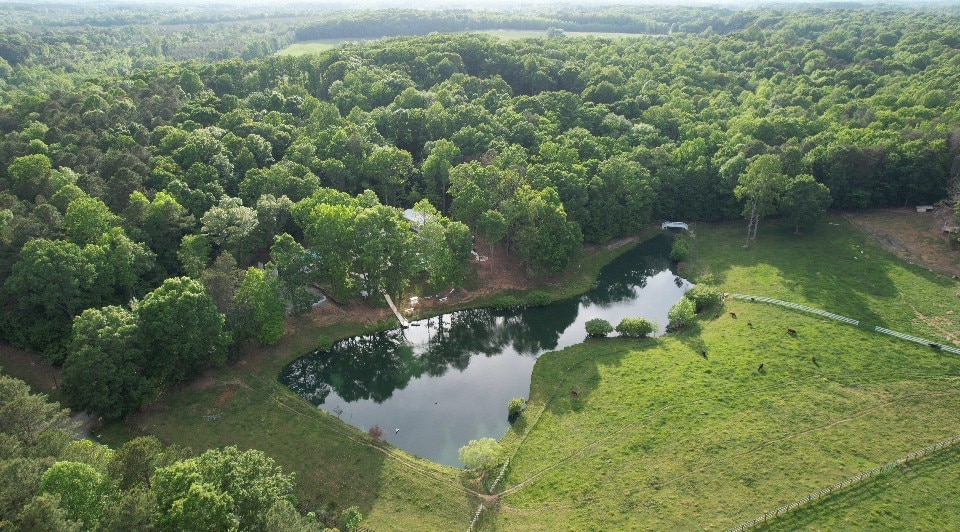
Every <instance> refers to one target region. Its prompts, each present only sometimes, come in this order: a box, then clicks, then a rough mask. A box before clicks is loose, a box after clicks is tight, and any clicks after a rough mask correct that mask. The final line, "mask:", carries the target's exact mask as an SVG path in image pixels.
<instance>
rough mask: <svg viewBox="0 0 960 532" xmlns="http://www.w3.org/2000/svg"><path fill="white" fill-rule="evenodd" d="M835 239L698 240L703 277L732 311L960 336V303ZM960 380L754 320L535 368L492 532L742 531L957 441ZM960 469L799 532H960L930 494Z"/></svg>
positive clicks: (887, 485) (934, 469) (952, 364)
mask: <svg viewBox="0 0 960 532" xmlns="http://www.w3.org/2000/svg"><path fill="white" fill-rule="evenodd" d="M830 222H831V223H836V224H839V225H828V224H824V225H823V226H822V227H820V228H819V230H818V231H817V232H815V233H812V234H811V235H809V236H802V237H797V236H793V235H791V234H790V230H789V229H788V228H786V227H781V226H779V225H778V224H776V223H768V224H767V225H766V230H764V225H763V224H761V228H760V238H761V240H759V241H757V242H755V243H753V244H752V245H751V248H750V249H748V250H744V249H743V248H742V245H743V242H742V241H741V234H742V233H744V232H745V230H744V228H743V227H741V225H740V224H720V225H701V226H699V227H697V228H696V229H697V232H698V243H697V248H698V255H699V256H698V258H697V259H696V260H695V261H694V264H692V265H691V267H692V268H693V269H694V270H697V271H699V272H701V275H702V274H706V273H709V274H710V275H711V276H712V277H713V279H714V280H715V281H716V282H718V283H719V284H720V286H721V287H722V288H723V289H724V290H725V291H730V292H734V291H736V292H743V293H756V294H759V295H771V296H773V297H777V298H780V299H785V300H793V301H798V302H802V303H806V304H808V305H811V306H815V307H819V308H823V309H826V310H831V311H834V312H838V313H840V314H846V315H848V316H851V317H854V318H860V319H864V320H865V321H867V322H868V323H871V324H872V323H878V324H884V325H886V326H888V327H890V328H893V329H898V330H905V331H911V332H914V333H918V334H922V335H924V336H926V337H929V338H932V339H937V340H943V339H944V338H945V337H946V336H947V335H948V334H949V333H952V332H953V331H956V330H957V326H956V321H955V319H956V318H955V314H954V312H955V311H956V310H958V309H960V283H957V282H956V281H952V280H949V279H947V278H945V277H942V276H936V275H933V274H930V273H929V272H927V271H925V270H922V269H920V268H916V267H911V266H909V265H906V264H904V263H902V262H900V261H898V260H897V259H895V258H894V257H892V256H891V255H889V254H887V253H886V252H884V251H882V250H880V249H878V248H876V247H874V246H873V245H872V244H870V243H869V242H868V241H867V240H866V238H865V237H864V236H863V235H862V234H861V233H859V232H858V231H856V230H855V229H854V228H852V227H851V226H850V225H849V224H848V223H846V222H845V221H844V220H843V219H842V218H836V219H831V220H830ZM764 231H766V232H764ZM729 311H733V312H735V313H736V314H737V317H736V318H733V317H732V316H730V315H729V314H728V312H729ZM788 327H790V328H794V329H796V330H797V331H798V334H797V335H796V336H791V335H788V334H787V331H786V329H787V328H788ZM941 330H943V331H944V332H946V333H947V334H944V332H941ZM701 350H704V351H705V352H706V355H705V356H704V355H702V354H701ZM813 357H816V361H815V362H814V360H813ZM761 363H763V364H764V370H763V372H760V371H758V367H759V365H760V364H761ZM958 372H960V357H956V356H953V355H947V354H943V353H940V352H936V351H933V350H931V349H929V348H927V347H925V346H919V345H916V344H910V343H907V342H903V341H899V340H895V339H892V338H889V337H885V336H883V335H880V334H877V333H875V332H872V331H870V330H868V329H866V328H863V327H859V328H858V327H854V326H850V325H844V324H840V323H837V322H834V321H832V320H827V319H822V318H818V317H813V316H809V315H805V314H802V313H799V312H796V311H792V310H788V309H784V308H780V307H774V306H770V305H765V304H760V303H750V302H746V301H732V302H729V303H728V305H727V307H726V308H725V309H724V311H723V312H722V313H716V312H714V313H710V314H708V315H707V316H706V319H704V320H702V321H701V322H700V323H699V326H698V327H696V328H694V329H692V330H689V331H685V332H683V333H681V334H675V335H668V336H667V337H664V338H663V339H661V340H657V341H652V340H648V341H643V342H636V341H626V340H619V339H607V340H599V341H596V340H593V341H588V342H586V343H584V344H581V345H579V346H575V347H572V348H569V349H567V350H564V351H561V352H558V353H555V354H548V355H545V356H544V357H542V358H541V359H540V360H539V361H538V362H537V366H536V368H535V370H534V376H533V383H532V386H531V398H530V399H531V402H530V407H529V408H528V411H527V413H525V414H524V416H523V417H522V418H521V420H520V421H519V422H518V423H517V424H516V425H515V429H514V430H512V431H511V432H510V433H508V435H507V436H506V437H505V438H504V444H505V445H506V446H507V447H508V448H509V449H512V450H514V451H515V454H514V456H513V459H512V461H511V463H510V468H509V470H508V473H507V475H506V478H505V482H504V485H503V488H504V489H505V490H506V492H505V495H504V496H503V497H502V499H501V501H500V506H499V510H498V511H491V512H489V513H488V514H487V515H486V516H485V518H484V519H485V520H486V522H487V523H488V524H489V525H490V526H491V527H493V528H496V529H503V530H520V529H522V530H528V529H530V530H555V529H560V528H563V529H568V528H572V529H580V528H591V527H595V526H600V527H601V528H610V529H678V528H679V529H694V528H697V529H701V528H708V529H718V528H729V527H732V526H735V525H737V524H739V523H740V522H744V521H748V520H750V519H752V518H754V517H756V516H758V515H760V514H762V513H764V512H765V511H767V510H771V509H774V508H776V507H779V506H781V505H783V504H787V503H790V502H793V501H795V500H798V499H801V498H803V497H805V496H806V495H808V494H810V493H812V492H814V491H817V490H819V489H820V488H823V487H826V486H830V485H832V484H834V483H836V482H839V481H841V480H843V479H846V478H849V477H850V476H853V475H855V474H856V473H858V472H861V471H865V470H868V469H871V468H873V467H876V466H878V465H882V464H885V463H887V462H889V461H892V460H895V459H897V458H899V457H901V456H903V455H905V454H908V453H910V452H912V451H914V450H917V449H920V448H923V447H926V446H927V445H930V444H932V443H935V442H937V441H941V440H943V439H945V438H947V437H950V436H953V435H956V434H957V432H958V430H960V429H958V427H960V412H958V411H957V408H958V407H960V381H958V379H957V378H956V375H957V373H958ZM571 390H575V391H577V392H578V393H577V395H576V396H574V395H573V394H572V393H571ZM956 456H957V451H956V450H953V451H951V452H948V453H946V458H938V459H936V460H934V459H931V461H930V462H929V463H923V464H918V465H917V466H916V471H918V472H919V471H923V473H922V474H920V473H918V474H914V473H913V472H908V473H906V474H904V473H902V472H901V473H891V474H890V476H884V477H879V478H878V479H875V480H873V481H870V483H869V485H868V486H866V487H862V488H857V489H855V490H851V491H850V492H849V493H847V492H842V493H840V494H838V495H836V496H834V497H831V498H829V499H826V500H824V501H821V503H817V504H814V505H812V506H810V507H808V508H807V509H806V510H805V511H804V513H802V514H797V515H796V516H795V517H794V519H797V521H795V522H791V521H785V522H784V523H785V524H786V528H790V529H794V528H797V527H800V528H803V527H812V528H828V529H829V528H836V527H838V526H839V527H843V526H852V525H854V524H860V525H863V524H868V527H867V528H884V529H886V528H913V527H919V528H926V529H943V530H945V529H955V528H956V524H957V522H958V521H960V513H958V512H960V508H958V505H957V504H955V503H954V502H952V501H950V502H949V504H946V503H944V501H943V499H944V496H943V495H940V494H938V493H936V489H935V488H934V486H936V484H937V482H940V481H943V482H952V483H953V484H957V483H956V477H955V472H956V470H957V467H958V466H957V459H956ZM948 479H952V480H948ZM956 489H958V488H955V487H951V488H950V489H949V490H948V491H947V492H946V493H950V494H952V493H955V492H956ZM948 498H949V496H948ZM821 504H822V505H825V506H818V505H821ZM901 504H906V505H909V508H910V510H909V511H908V512H907V511H900V510H896V508H899V506H900V505H901ZM823 508H825V509H823ZM921 515H922V516H923V520H915V519H913V517H911V516H914V517H916V516H921ZM864 516H865V517H867V518H868V521H866V522H861V521H860V519H861V518H862V517H864ZM790 523H793V525H794V526H791V524H790Z"/></svg>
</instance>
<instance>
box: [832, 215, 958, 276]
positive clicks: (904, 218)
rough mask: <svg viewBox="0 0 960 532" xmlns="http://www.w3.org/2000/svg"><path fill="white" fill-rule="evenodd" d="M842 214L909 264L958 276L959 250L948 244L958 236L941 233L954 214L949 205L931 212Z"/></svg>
mask: <svg viewBox="0 0 960 532" xmlns="http://www.w3.org/2000/svg"><path fill="white" fill-rule="evenodd" d="M845 216H846V218H847V219H848V220H850V222H851V223H853V225H855V226H856V227H857V228H859V229H860V230H862V231H863V232H865V233H866V234H868V235H870V236H871V237H872V238H873V239H874V240H875V241H876V242H877V244H879V245H880V246H881V247H883V248H884V249H886V250H887V251H890V252H891V253H893V254H895V255H896V256H898V257H900V258H901V259H903V260H905V261H907V262H909V263H910V264H917V265H920V266H923V267H924V268H927V269H928V270H932V271H935V272H940V273H944V274H947V275H951V276H952V275H960V251H958V250H957V249H956V248H955V247H954V246H953V244H952V243H951V242H952V241H955V240H956V238H957V235H947V234H944V233H943V225H944V223H945V222H947V221H949V220H950V219H952V218H953V216H954V214H953V209H952V208H951V207H949V206H942V205H941V206H938V207H937V208H936V209H935V210H933V211H932V212H917V211H916V209H913V208H904V209H871V210H867V211H861V212H854V213H846V214H845Z"/></svg>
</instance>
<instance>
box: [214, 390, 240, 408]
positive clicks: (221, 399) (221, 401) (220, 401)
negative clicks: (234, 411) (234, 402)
mask: <svg viewBox="0 0 960 532" xmlns="http://www.w3.org/2000/svg"><path fill="white" fill-rule="evenodd" d="M234 395H237V389H236V388H227V389H226V390H224V391H223V393H221V394H220V395H218V396H217V408H223V407H224V406H226V405H227V403H229V402H230V399H233V396H234Z"/></svg>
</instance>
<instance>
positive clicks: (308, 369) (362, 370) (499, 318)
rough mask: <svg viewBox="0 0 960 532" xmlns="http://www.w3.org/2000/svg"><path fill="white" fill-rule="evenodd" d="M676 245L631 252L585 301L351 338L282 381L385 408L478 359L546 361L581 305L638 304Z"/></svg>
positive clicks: (662, 243)
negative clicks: (508, 355)
mask: <svg viewBox="0 0 960 532" xmlns="http://www.w3.org/2000/svg"><path fill="white" fill-rule="evenodd" d="M670 242H671V239H670V238H668V237H658V238H655V239H653V240H651V241H649V242H645V243H643V244H641V245H640V246H638V247H637V249H635V250H633V251H630V252H628V253H627V254H626V255H624V256H623V257H621V258H620V259H618V260H616V261H614V262H613V263H612V264H610V265H608V266H607V267H606V268H605V269H604V270H603V272H602V274H601V275H600V279H599V282H598V284H597V286H596V287H595V288H594V289H593V290H591V291H590V292H589V293H587V294H586V295H585V296H583V297H582V298H581V299H579V300H577V299H571V300H567V301H560V302H558V303H554V304H552V305H549V306H546V307H537V308H527V309H520V310H492V309H474V310H464V311H460V312H454V313H451V314H445V315H443V316H438V317H435V318H431V319H429V320H423V321H422V322H420V323H419V326H418V327H414V328H412V329H408V330H407V331H401V330H399V329H397V330H393V331H387V332H383V333H379V334H373V335H367V336H359V337H355V338H350V339H347V340H343V341H341V342H338V343H337V344H336V345H335V346H334V347H333V348H332V349H330V350H329V351H321V352H317V353H315V354H313V355H312V356H309V357H306V358H302V359H300V360H297V361H295V362H294V363H292V364H290V365H289V366H288V367H287V368H286V369H285V370H284V372H283V374H282V375H281V376H280V378H281V380H282V381H283V382H284V384H286V385H287V386H289V387H290V388H291V389H292V390H293V391H295V392H296V393H298V394H300V395H301V396H303V397H305V398H306V399H308V400H309V401H311V402H312V403H314V404H317V405H320V404H323V403H324V401H325V400H326V399H327V397H328V396H329V395H330V393H331V392H336V393H337V395H339V396H340V397H342V398H343V399H344V400H345V401H347V402H353V401H359V400H362V399H372V400H374V401H376V402H378V403H381V402H383V401H385V400H387V399H389V398H390V397H391V396H392V395H393V393H394V391H396V390H401V389H403V388H405V387H406V386H407V385H408V384H409V383H410V381H411V380H412V379H415V378H418V377H421V376H424V375H428V376H431V377H439V376H442V375H444V374H445V373H447V372H448V371H450V370H451V369H456V370H461V371H462V370H464V369H466V368H467V366H469V365H470V359H471V357H474V356H478V355H484V356H488V357H489V356H496V355H499V354H501V353H503V352H504V351H506V350H507V349H512V350H513V351H515V352H517V353H519V354H521V355H530V356H536V355H539V354H540V353H543V352H545V351H550V350H553V349H556V348H557V343H558V341H559V338H560V335H561V334H562V333H563V332H564V331H565V330H566V329H567V328H568V327H570V325H571V324H573V323H574V321H576V319H577V313H578V311H579V304H581V303H582V304H584V305H598V306H601V307H606V306H609V305H611V304H613V303H623V302H629V301H632V300H634V299H636V297H637V295H636V293H637V290H636V288H637V287H644V286H646V283H647V279H648V278H649V277H651V276H653V275H655V274H657V273H659V272H661V271H663V270H666V269H668V268H669V265H670V263H669V261H668V260H667V259H666V258H665V257H666V256H667V254H668V253H669V249H670ZM681 281H682V280H681Z"/></svg>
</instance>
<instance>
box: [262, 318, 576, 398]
mask: <svg viewBox="0 0 960 532" xmlns="http://www.w3.org/2000/svg"><path fill="white" fill-rule="evenodd" d="M577 308H578V306H577V302H576V301H564V302H561V303H558V304H554V305H550V306H549V307H539V308H529V309H523V310H520V311H497V310H491V309H475V310H465V311H462V312H455V313H452V314H447V315H444V316H440V317H437V318H432V319H430V320H424V322H422V323H421V325H420V327H425V328H427V332H426V333H421V332H420V331H413V330H410V335H411V336H412V337H415V336H421V335H423V334H426V335H427V337H428V339H427V340H426V341H425V342H411V341H408V340H407V339H406V337H405V335H404V332H403V331H401V330H399V329H396V330H392V331H387V332H384V333H379V334H373V335H367V336H358V337H354V338H349V339H347V340H343V341H341V342H338V343H337V344H336V345H334V346H333V348H331V349H330V350H328V351H321V352H317V353H314V354H313V355H311V356H309V357H305V358H302V359H299V360H297V361H295V362H293V363H292V364H290V365H289V366H287V368H286V369H285V370H284V372H283V373H282V374H281V376H280V378H281V380H282V381H283V382H284V384H286V385H287V386H289V387H290V388H291V389H292V390H293V391H295V392H296V393H297V394H299V395H301V396H303V397H305V398H306V399H308V400H309V401H311V402H312V403H314V404H317V405H320V404H323V402H324V401H325V400H326V398H327V397H328V396H329V395H330V392H331V391H334V392H336V393H337V395H339V396H340V397H341V398H343V399H344V400H345V401H347V402H353V401H359V400H362V399H372V400H374V401H376V402H378V403H381V402H383V401H385V400H387V399H389V398H390V396H392V395H393V392H394V391H395V390H399V389H403V388H405V387H406V386H407V384H409V382H410V380H411V379H414V378H417V377H420V376H422V375H429V376H433V377H439V376H441V375H443V374H445V373H446V372H447V371H450V370H451V369H457V370H464V369H466V367H467V366H468V365H469V364H470V358H471V357H473V356H477V355H485V356H496V355H499V354H501V353H503V352H504V351H505V350H507V349H508V348H509V349H513V350H514V351H516V352H517V353H520V354H524V355H532V356H535V355H538V354H540V353H543V352H544V351H548V350H551V349H555V348H556V346H557V341H558V339H559V337H560V334H561V333H563V331H564V330H566V329H567V327H569V326H570V325H571V324H572V323H573V322H574V321H575V320H576V318H577Z"/></svg>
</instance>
